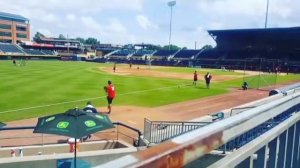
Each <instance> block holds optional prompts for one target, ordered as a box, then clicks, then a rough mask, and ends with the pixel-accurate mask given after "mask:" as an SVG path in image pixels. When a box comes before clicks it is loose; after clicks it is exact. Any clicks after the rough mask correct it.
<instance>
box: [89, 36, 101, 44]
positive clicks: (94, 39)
mask: <svg viewBox="0 0 300 168" xmlns="http://www.w3.org/2000/svg"><path fill="white" fill-rule="evenodd" d="M85 44H89V45H96V44H100V41H98V40H97V39H96V38H93V37H89V38H87V39H86V40H85Z"/></svg>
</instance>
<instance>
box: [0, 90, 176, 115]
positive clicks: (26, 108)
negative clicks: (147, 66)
mask: <svg viewBox="0 0 300 168" xmlns="http://www.w3.org/2000/svg"><path fill="white" fill-rule="evenodd" d="M174 87H178V86H177V85H176V86H169V87H162V88H156V89H149V90H140V91H135V92H128V93H123V94H117V96H123V95H130V94H136V93H143V92H149V91H155V90H164V89H169V88H174ZM101 98H106V96H100V97H92V98H85V99H80V100H72V101H66V102H60V103H53V104H46V105H41V106H32V107H25V108H20V109H14V110H6V111H1V112H0V114H3V113H10V112H17V111H23V110H30V109H37V108H44V107H50V106H57V105H62V104H69V103H76V102H82V101H87V100H95V99H101Z"/></svg>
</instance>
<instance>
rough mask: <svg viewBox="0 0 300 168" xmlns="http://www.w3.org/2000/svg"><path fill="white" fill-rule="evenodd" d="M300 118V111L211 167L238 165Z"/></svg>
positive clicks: (210, 167)
mask: <svg viewBox="0 0 300 168" xmlns="http://www.w3.org/2000/svg"><path fill="white" fill-rule="evenodd" d="M299 119H300V114H299V113H297V114H295V115H293V116H291V117H290V118H289V119H287V120H286V121H284V122H283V123H280V124H279V125H277V126H276V127H274V128H273V129H271V130H270V131H268V132H266V133H265V134H264V135H262V136H260V137H259V138H257V139H255V140H254V141H253V142H251V143H249V144H246V145H245V146H243V147H242V148H240V149H238V150H236V151H234V152H232V153H231V154H229V155H227V156H225V157H224V158H222V159H220V160H219V161H217V162H215V163H214V164H212V165H210V166H209V168H225V167H235V166H237V165H238V164H239V163H240V162H241V161H243V160H244V159H246V158H247V157H249V156H251V155H252V154H253V153H255V151H257V150H259V149H260V148H261V147H263V146H265V145H267V144H268V143H269V142H271V141H272V140H273V139H274V138H276V137H278V135H280V134H281V133H283V132H284V131H285V130H287V128H289V127H290V126H291V125H293V124H295V123H297V122H298V121H299ZM289 152H290V151H289Z"/></svg>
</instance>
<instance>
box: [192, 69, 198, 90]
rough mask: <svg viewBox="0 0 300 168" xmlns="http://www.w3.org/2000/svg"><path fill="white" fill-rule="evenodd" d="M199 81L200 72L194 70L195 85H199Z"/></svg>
mask: <svg viewBox="0 0 300 168" xmlns="http://www.w3.org/2000/svg"><path fill="white" fill-rule="evenodd" d="M197 81H198V73H197V71H195V72H194V81H193V85H195V86H196V85H197Z"/></svg>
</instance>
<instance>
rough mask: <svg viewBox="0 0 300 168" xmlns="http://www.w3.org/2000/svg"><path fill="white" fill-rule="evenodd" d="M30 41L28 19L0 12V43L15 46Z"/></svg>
mask: <svg viewBox="0 0 300 168" xmlns="http://www.w3.org/2000/svg"><path fill="white" fill-rule="evenodd" d="M29 40H30V24H29V19H27V18H25V17H23V16H20V15H16V14H10V13H4V12H0V42H8V43H13V44H16V43H17V42H18V41H29Z"/></svg>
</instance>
